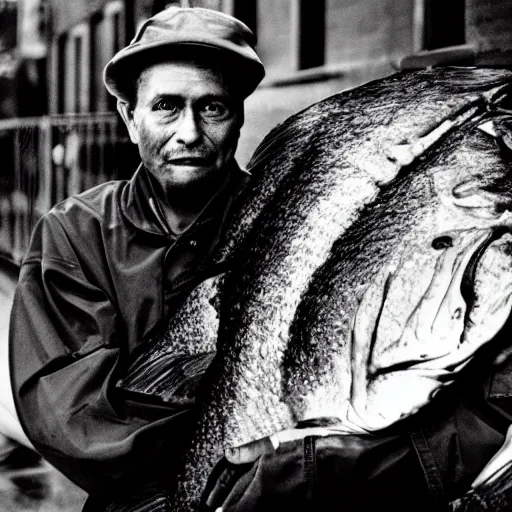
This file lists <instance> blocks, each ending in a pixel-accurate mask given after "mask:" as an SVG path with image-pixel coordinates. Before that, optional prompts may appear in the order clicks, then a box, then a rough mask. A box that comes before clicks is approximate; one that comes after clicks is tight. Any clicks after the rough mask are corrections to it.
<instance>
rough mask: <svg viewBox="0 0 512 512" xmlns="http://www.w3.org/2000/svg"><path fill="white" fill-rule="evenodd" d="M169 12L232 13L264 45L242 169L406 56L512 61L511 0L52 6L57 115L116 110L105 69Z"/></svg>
mask: <svg viewBox="0 0 512 512" xmlns="http://www.w3.org/2000/svg"><path fill="white" fill-rule="evenodd" d="M169 5H181V6H187V7H206V8H210V9H217V10H220V11H223V12H226V13H228V14H231V15H233V16H236V17H238V18H239V19H241V20H242V21H244V22H245V23H246V24H247V25H248V26H249V27H250V28H251V29H252V30H253V31H254V32H255V33H256V35H257V37H258V52H259V54H260V56H261V58H262V60H263V62H264V64H265V66H266V69H267V76H266V79H265V80H264V82H263V83H262V85H261V86H260V88H259V89H258V90H257V92H256V93H255V94H254V95H253V96H252V97H251V98H249V100H248V102H247V122H246V127H245V130H244V136H243V138H242V139H241V142H240V147H239V152H238V157H239V159H240V160H241V162H242V163H245V162H247V160H248V158H249V156H250V154H251V153H252V151H253V150H254V149H255V146H256V145H257V143H258V142H259V140H261V138H262V136H263V135H264V134H265V133H266V132H268V130H269V129H270V128H271V127H272V126H274V125H275V124H276V123H278V122H280V121H282V120H283V119H285V118H286V117H288V116H289V115H290V114H292V113H293V112H296V111H298V110H300V109H302V108H304V107H305V106H307V105H308V104H310V103H312V102H314V101H317V100H319V99H320V98H323V97H325V96H327V95H329V94H332V93H335V92H337V91H339V90H341V89H346V88H349V87H353V86H356V85H359V84H360V83H363V82H365V81H367V80H370V79H373V78H378V77H381V76H383V75H386V74H389V73H392V72H393V71H395V70H396V69H398V68H399V67H400V63H401V62H402V61H403V59H404V57H408V56H411V55H413V56H416V55H417V54H418V53H419V52H420V56H423V60H421V59H420V60H419V61H418V60H417V59H416V62H419V64H418V65H420V66H421V65H424V64H425V62H426V64H428V63H429V61H428V59H429V58H431V56H428V57H427V61H425V53H424V52H427V53H435V54H437V57H438V58H441V59H443V58H445V59H446V58H447V59H448V61H451V62H453V63H459V62H460V63H477V64H488V63H492V64H495V65H507V64H510V63H511V62H512V50H511V49H512V2H510V1H509V0H493V1H492V2H489V1H488V0H451V1H450V2H443V1H441V0H314V1H313V0H174V1H164V0H88V1H83V0H51V1H50V6H51V19H52V33H51V36H50V41H49V43H50V48H51V50H50V54H49V64H48V78H49V90H50V98H49V105H50V113H54V114H57V113H58V114H65V113H86V112H97V111H112V110H115V104H114V101H113V99H112V98H110V97H109V96H108V94H107V92H106V90H105V88H104V86H103V84H102V80H101V72H102V69H103V67H104V66H105V64H106V63H107V62H108V60H109V59H110V58H111V56H112V55H113V54H114V53H115V52H116V51H117V50H118V49H119V48H120V47H122V46H124V45H125V44H127V43H128V42H129V41H130V39H131V38H132V37H133V35H134V33H135V31H136V29H137V27H138V25H139V24H140V23H141V22H142V21H143V20H144V19H146V18H147V17H148V16H151V15H152V14H155V13H156V12H158V11H160V10H162V9H163V8H165V7H167V6H169ZM421 52H423V54H421ZM443 52H444V53H443ZM408 63H409V65H410V64H411V59H409V61H408ZM413 63H414V59H413Z"/></svg>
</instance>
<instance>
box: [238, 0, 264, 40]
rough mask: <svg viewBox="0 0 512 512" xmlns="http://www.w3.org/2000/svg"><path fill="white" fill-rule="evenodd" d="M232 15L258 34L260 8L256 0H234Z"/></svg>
mask: <svg viewBox="0 0 512 512" xmlns="http://www.w3.org/2000/svg"><path fill="white" fill-rule="evenodd" d="M232 15H233V16H234V17H235V18H238V19H239V20H240V21H242V22H243V23H245V24H246V25H247V26H248V27H249V28H250V29H251V30H252V31H253V32H254V33H255V34H256V35H257V34H258V32H257V19H258V8H257V4H256V0H234V2H233V7H232Z"/></svg>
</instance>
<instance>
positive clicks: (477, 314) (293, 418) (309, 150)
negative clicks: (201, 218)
mask: <svg viewBox="0 0 512 512" xmlns="http://www.w3.org/2000/svg"><path fill="white" fill-rule="evenodd" d="M511 83H512V73H510V72H507V71H500V70H471V69H468V70H462V69H453V70H442V69H441V70H427V71H422V72H416V73H410V74H398V75H394V76H392V77H388V78H385V79H382V80H378V81H375V82H372V83H370V84H367V85H364V86H362V87H359V88H357V89H354V90H352V91H349V92H346V93H341V94H338V95H334V96H332V97H330V98H328V99H326V100H324V101H321V102H319V103H317V104H315V105H313V106H312V107H310V108H308V109H306V110H305V111H303V112H301V113H299V114H297V115H296V116H293V117H292V118H290V119H289V120H287V121H286V122H285V123H283V124H282V125H280V126H278V127H277V128H276V129H275V130H274V131H272V132H271V133H270V134H269V135H268V136H267V138H266V139H265V140H264V141H263V142H262V144H261V145H260V148H259V149H258V150H257V151H256V153H255V156H254V157H253V160H252V162H251V164H250V170H251V172H252V174H253V175H254V179H253V180H252V182H251V185H250V188H249V189H248V190H247V192H246V194H245V197H244V202H243V206H241V207H240V209H239V211H238V212H236V213H235V215H234V217H233V219H232V224H231V225H232V228H231V230H230V231H229V232H228V233H227V235H226V239H225V241H224V244H223V246H222V247H221V248H220V250H219V252H218V254H217V257H216V259H215V262H214V263H212V266H214V264H215V263H226V262H227V263H229V265H228V267H229V269H230V270H229V272H228V273H227V274H226V275H225V276H224V277H223V278H221V279H216V280H213V281H207V282H205V283H203V284H201V285H199V286H198V288H197V289H196V290H195V292H194V294H193V295H192V296H191V297H190V298H189V300H188V302H187V303H186V304H185V305H184V306H183V308H182V311H181V312H179V313H178V314H177V316H176V317H175V318H173V319H172V320H171V322H170V324H169V330H168V332H167V333H166V335H165V336H163V337H162V338H161V339H156V340H154V343H153V344H150V345H149V346H150V349H149V350H148V353H146V354H143V355H142V356H140V357H139V359H138V361H137V364H134V365H132V367H131V368H130V370H129V372H128V375H127V377H126V378H125V379H124V381H123V382H122V383H121V385H122V386H124V387H126V388H129V389H135V390H138V391H143V392H147V393H154V394H159V395H160V396H162V397H164V398H165V396H164V395H165V393H164V392H162V385H163V387H165V382H163V381H162V379H158V376H159V375H161V370H162V365H160V364H159V363H158V362H159V361H162V358H165V357H171V358H172V357H175V356H176V354H178V353H179V354H182V353H183V352H185V353H188V354H189V355H195V356H197V357H203V358H204V357H205V356H206V355H207V354H211V353H212V352H213V351H214V350H216V351H217V355H216V357H215V359H214V360H213V363H212V365H211V367H210V369H209V371H208V372H207V374H206V377H205V380H204V381H203V386H202V388H201V392H200V398H199V406H200V408H201V409H200V410H201V413H200V418H199V421H198V424H197V429H196V432H195V433H194V434H193V437H192V440H191V447H190V450H189V452H188V455H187V461H186V464H185V467H184V469H183V473H182V475H181V476H180V478H179V482H178V489H177V491H176V493H175V494H174V495H173V496H172V497H171V498H170V503H172V505H170V508H171V509H172V510H176V511H178V510H179V511H181V510H187V511H188V510H195V509H196V507H197V503H198V499H199V496H200V494H201V491H202V489H203V488H204V484H205V481H206V478H207V476H208V474H209V472H210V471H211V468H212V467H213V465H214V463H215V461H216V460H217V459H218V457H220V456H221V455H222V453H223V450H224V449H225V448H226V447H228V446H238V445H242V444H245V443H248V442H250V441H253V440H255V439H259V438H261V437H264V436H267V435H270V434H272V433H274V432H276V431H279V430H283V429H286V428H290V427H292V426H293V425H294V424H295V423H296V422H297V421H300V420H304V419H308V418H313V417H319V416H328V417H330V418H335V427H336V428H338V430H339V432H340V433H342V434H343V433H347V434H350V433H355V432H367V431H378V430H379V429H382V428H385V427H387V426H389V425H391V424H393V423H395V422H396V421H398V420H400V419H402V418H404V417H407V416H409V415H411V414H414V413H415V412H416V411H417V410H419V409H421V407H423V406H424V405H425V404H427V403H428V402H429V401H430V399H431V397H432V396H433V395H434V394H436V393H438V392H440V391H441V390H442V388H443V387H444V386H447V385H449V384H450V383H451V382H453V381H454V380H455V379H456V378H457V376H458V374H459V372H460V371H461V369H462V368H464V367H465V366H466V365H467V364H468V363H469V362H471V360H472V359H474V357H476V356H475V354H476V355H478V351H479V349H481V348H482V347H484V346H488V345H489V344H492V341H493V339H494V338H495V336H496V335H497V334H498V333H499V331H500V329H501V327H502V326H503V324H504V322H505V321H506V319H507V318H508V317H509V314H510V309H511V301H512V265H511V263H512V261H511V260H512V219H511V210H512V176H511V172H510V171H511V170H512V169H511V165H510V163H509V162H508V161H507V160H506V158H504V157H503V155H502V153H501V152H500V149H499V147H498V144H497V141H496V139H495V138H494V137H492V136H490V135H488V134H486V133H484V132H482V131H481V130H479V129H478V126H479V125H481V124H482V123H484V122H485V121H488V120H489V119H493V120H494V122H495V123H496V126H498V125H499V123H500V119H501V117H500V115H498V113H497V112H496V111H495V110H493V109H494V107H495V106H496V105H499V106H500V107H507V106H508V108H510V104H511V103H512V101H511V100H510V99H508V98H507V94H510V89H511ZM222 268H225V267H222ZM213 296H215V297H216V298H215V302H212V297H213ZM213 304H215V305H216V306H217V307H213ZM201 330H202V332H203V334H201ZM187 340H188V341H187ZM194 340H196V341H194ZM144 363H147V364H146V366H145V369H146V370H147V369H148V368H149V369H151V368H153V369H154V372H153V373H151V371H149V373H146V376H147V375H150V377H149V378H144V377H141V376H140V374H138V370H137V368H138V367H139V366H141V365H142V366H144ZM159 368H160V369H159ZM156 380H158V386H154V385H153V384H154V382H155V381H156ZM169 386H172V383H170V384H169ZM163 494H165V492H164V491H163ZM158 499H162V497H161V496H160V498H158ZM156 501H157V498H156V497H155V503H156ZM138 505H140V504H137V503H133V504H131V505H128V506H127V507H128V508H122V510H138ZM155 506H156V505H155ZM111 510H121V508H115V506H113V508H112V509H111ZM155 510H165V507H164V505H162V508H159V507H156V508H155Z"/></svg>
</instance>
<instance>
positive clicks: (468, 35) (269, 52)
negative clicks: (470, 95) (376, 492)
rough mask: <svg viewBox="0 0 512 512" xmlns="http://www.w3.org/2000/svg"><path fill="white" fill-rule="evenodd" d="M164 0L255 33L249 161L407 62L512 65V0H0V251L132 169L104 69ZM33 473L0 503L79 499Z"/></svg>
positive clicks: (20, 243) (57, 480) (12, 248)
mask: <svg viewBox="0 0 512 512" xmlns="http://www.w3.org/2000/svg"><path fill="white" fill-rule="evenodd" d="M170 5H180V6H183V7H206V8H210V9H216V10H220V11H223V12H226V13H228V14H231V15H233V16H235V17H237V18H239V19H241V20H242V21H244V22H245V23H246V24H247V25H248V26H249V27H250V28H251V29H252V30H253V31H254V32H255V33H256V35H257V37H258V47H257V49H258V52H259V54H260V56H261V58H262V60H263V62H264V64H265V66H266V69H267V76H266V78H265V80H264V81H263V83H262V84H261V86H260V87H259V88H258V89H257V90H256V92H255V94H253V95H252V96H251V97H250V98H249V99H248V100H247V102H246V122H245V126H244V129H243V132H242V138H241V141H240V145H239V149H238V153H237V156H238V160H239V162H240V164H242V165H245V164H246V163H247V161H248V159H249V158H250V155H251V153H252V152H253V151H254V149H255V148H256V146H257V144H258V143H259V142H260V141H261V139H262V138H263V136H264V135H265V134H266V133H267V132H268V131H269V130H270V128H272V127H273V126H274V125H276V124H277V123H279V122H281V121H283V120H284V119H285V118H286V117H288V116H289V115H291V114H292V113H294V112H297V111H298V110H301V109H302V108H304V107H306V106H307V105H309V104H311V103H313V102H315V101H317V100H319V99H321V98H324V97H326V96H328V95H331V94H333V93H335V92H338V91H340V90H343V89H347V88H351V87H354V86H357V85H360V84H361V83H364V82H366V81H368V80H371V79H375V78H380V77H382V76H385V75H387V74H390V73H393V72H395V71H397V70H399V69H414V68H421V67H426V66H430V65H443V64H450V65H476V66H493V67H509V68H511V67H512V1H511V0H449V1H448V0H174V1H163V0H0V258H1V259H3V260H4V261H10V262H13V263H15V264H19V263H20V261H21V259H22V258H23V254H24V252H25V250H26V248H27V245H28V241H29V237H30V233H31V230H32V228H33V226H34V224H35V222H36V221H37V219H38V218H39V217H40V216H41V215H42V214H44V213H45V212H46V211H47V210H48V209H49V208H50V207H51V206H52V205H53V204H55V203H56V202H58V201H61V200H62V199H64V198H65V197H67V196H68V195H70V194H74V193H77V192H80V191H82V190H84V189H86V188H89V187H91V186H94V185H96V184H98V183H101V182H103V181H106V180H111V179H117V178H129V177H130V176H131V174H132V173H133V172H134V171H135V169H136V167H137V165H138V154H137V151H136V148H135V146H133V145H132V144H131V143H130V141H129V139H128V137H127V134H126V132H125V130H124V126H123V125H122V123H121V120H120V118H119V117H118V115H117V113H116V109H115V102H114V100H113V98H112V97H109V95H108V94H107V92H106V90H105V89H104V86H103V83H102V70H103V67H104V66H105V64H106V63H107V62H108V60H109V59H110V58H111V57H112V55H113V54H114V53H115V52H116V51H117V50H119V49H120V48H122V47H123V46H125V45H126V44H127V43H128V42H129V41H130V40H131V38H132V37H133V36H134V34H135V31H136V30H137V28H138V26H139V25H140V23H142V21H143V20H145V19H146V18H147V17H149V16H151V15H153V14H155V13H157V12H158V11H160V10H162V9H164V8H165V7H167V6H170ZM1 276H2V271H1V267H0V278H1ZM37 471H44V472H46V473H45V474H47V479H46V480H45V483H44V485H42V487H41V486H40V488H37V485H35V484H34V485H35V488H36V492H35V494H34V485H32V488H31V487H30V485H28V486H27V485H25V487H24V486H23V475H18V477H19V478H21V480H19V478H18V484H16V485H13V484H12V482H13V481H15V479H14V480H13V479H12V478H10V479H9V478H3V477H2V471H1V468H0V510H1V511H5V512H10V511H16V512H19V511H22V512H25V511H26V512H28V511H30V512H32V511H40V512H41V511H47V512H54V511H55V512H57V511H62V512H68V511H69V512H71V511H75V510H80V508H81V503H82V502H83V499H84V495H83V493H82V492H81V491H79V490H78V489H77V488H75V487H74V486H73V485H72V484H71V483H70V482H69V481H67V480H66V479H65V478H63V477H62V475H59V474H57V473H56V472H55V471H53V470H52V469H51V468H49V467H44V468H43V469H41V468H40V467H39V469H37ZM37 471H36V473H37ZM4 476H5V474H4ZM11 476H12V475H11ZM36 477H37V478H38V475H35V477H34V479H33V480H32V482H33V483H34V482H35V481H36V480H37V478H36ZM30 478H32V477H31V476H30V475H28V476H27V474H25V480H26V482H25V483H27V482H30ZM27 479H28V480H27ZM7 482H9V484H8V483H7ZM20 482H21V483H20ZM30 489H32V490H30ZM38 489H39V490H38ZM30 493H32V494H30Z"/></svg>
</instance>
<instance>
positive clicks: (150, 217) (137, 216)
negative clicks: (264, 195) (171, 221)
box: [121, 160, 250, 236]
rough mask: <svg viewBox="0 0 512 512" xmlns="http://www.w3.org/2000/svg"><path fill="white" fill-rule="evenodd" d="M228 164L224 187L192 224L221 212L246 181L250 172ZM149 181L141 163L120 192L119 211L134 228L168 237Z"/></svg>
mask: <svg viewBox="0 0 512 512" xmlns="http://www.w3.org/2000/svg"><path fill="white" fill-rule="evenodd" d="M229 165H230V166H231V167H232V169H231V170H230V171H229V178H228V180H227V181H226V184H225V185H224V186H223V187H222V189H221V190H219V191H218V192H217V193H216V194H215V195H214V196H213V197H212V199H211V200H210V202H209V203H208V204H207V206H206V207H205V209H204V210H203V211H202V212H201V214H200V215H199V217H198V218H197V219H196V221H195V222H194V224H197V223H198V222H199V221H200V220H201V219H204V218H205V217H207V216H211V215H212V214H213V212H215V210H219V209H225V207H227V206H228V205H229V204H230V203H231V199H233V198H234V197H235V196H237V195H238V194H239V193H240V192H241V191H242V190H243V188H244V187H245V185H246V183H247V182H248V181H249V178H250V173H248V172H247V171H245V170H243V169H241V168H240V167H239V165H238V164H237V162H236V161H235V160H233V161H232V163H230V164H229ZM151 179H152V178H151V177H150V176H149V173H148V171H147V170H146V169H145V168H144V166H143V165H142V164H141V165H140V166H139V168H138V169H137V171H135V174H134V175H133V177H132V178H131V180H130V181H129V182H128V183H127V186H126V187H125V188H124V190H123V192H122V195H121V211H122V212H123V215H124V216H125V218H126V219H127V220H128V221H129V222H130V223H131V224H133V225H134V226H135V227H136V228H138V229H140V230H142V231H145V232H147V233H151V234H155V235H160V236H169V235H170V233H169V232H168V228H167V226H166V223H165V221H163V220H162V218H161V214H160V212H161V211H162V207H161V206H160V205H159V204H158V200H157V198H156V197H155V194H154V193H153V187H152V184H151ZM191 227H192V226H191ZM189 229H190V228H189Z"/></svg>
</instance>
